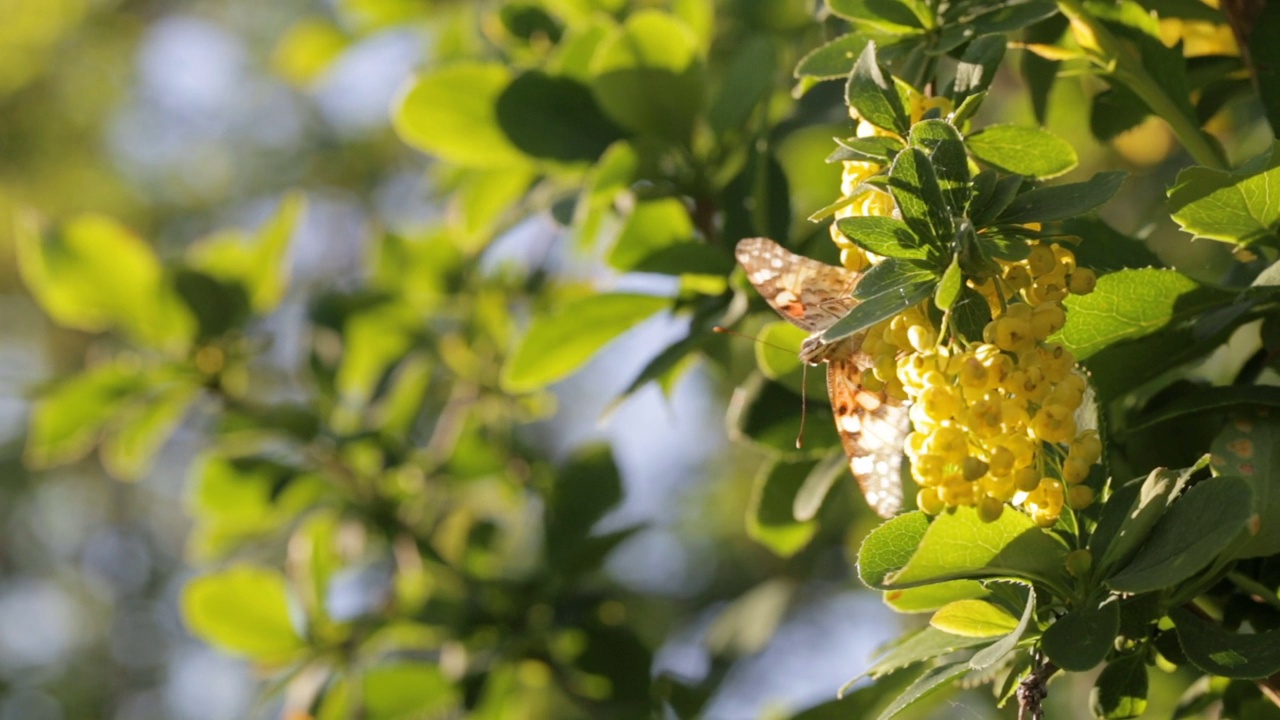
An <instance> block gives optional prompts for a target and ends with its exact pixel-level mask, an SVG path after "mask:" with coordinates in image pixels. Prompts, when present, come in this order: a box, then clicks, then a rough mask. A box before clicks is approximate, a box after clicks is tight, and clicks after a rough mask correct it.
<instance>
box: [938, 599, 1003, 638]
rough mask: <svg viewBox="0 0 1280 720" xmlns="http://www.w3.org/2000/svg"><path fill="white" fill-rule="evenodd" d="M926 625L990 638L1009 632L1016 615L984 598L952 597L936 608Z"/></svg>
mask: <svg viewBox="0 0 1280 720" xmlns="http://www.w3.org/2000/svg"><path fill="white" fill-rule="evenodd" d="M929 624H930V625H932V626H933V627H935V628H937V629H938V630H941V631H943V632H946V633H950V634H952V635H960V636H961V637H974V638H992V637H999V636H1001V635H1007V634H1008V633H1010V632H1013V629H1014V628H1016V627H1018V618H1016V617H1014V616H1013V615H1011V614H1009V611H1008V610H1005V609H1004V608H1003V607H1000V606H999V605H997V604H995V603H992V602H988V601H986V600H956V601H955V602H952V603H948V604H947V605H944V606H943V607H941V608H939V609H938V611H937V612H935V613H934V614H933V617H931V618H929Z"/></svg>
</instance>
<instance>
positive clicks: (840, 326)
mask: <svg viewBox="0 0 1280 720" xmlns="http://www.w3.org/2000/svg"><path fill="white" fill-rule="evenodd" d="M886 262H887V261H886ZM921 277H923V276H921ZM936 285H937V281H936V280H928V281H921V282H917V283H913V284H911V285H906V286H903V287H898V288H895V289H891V290H889V291H888V292H885V293H882V294H880V295H876V296H874V297H869V298H867V299H866V300H863V301H862V302H860V303H858V304H857V305H856V306H854V308H853V310H851V311H849V314H848V315H845V316H844V317H843V318H841V319H839V320H837V321H836V322H835V324H834V325H832V326H831V327H829V328H827V330H826V332H824V333H822V340H823V342H828V343H833V342H836V341H837V340H843V339H844V338H847V337H849V336H850V335H852V334H854V333H856V332H858V331H860V330H866V329H867V328H869V327H871V326H872V325H875V324H876V323H878V322H880V321H881V320H884V319H885V318H889V317H893V316H894V315H897V314H898V313H900V312H902V311H903V310H906V309H907V308H909V307H911V306H912V305H915V304H916V303H918V302H920V301H921V300H924V299H925V298H927V297H929V295H930V294H931V293H932V292H933V288H934V287H935V286H936Z"/></svg>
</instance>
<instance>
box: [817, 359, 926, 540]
mask: <svg viewBox="0 0 1280 720" xmlns="http://www.w3.org/2000/svg"><path fill="white" fill-rule="evenodd" d="M827 391H828V392H829V393H830V394H831V410H832V412H834V413H835V418H836V432H837V433H839V435H840V443H841V444H842V445H843V446H844V452H845V455H847V456H849V469H850V470H852V471H853V476H854V478H856V479H857V481H858V487H859V488H861V489H862V495H863V496H864V497H865V498H866V499H867V504H868V505H870V506H871V509H872V510H875V511H876V514H877V515H879V516H881V517H886V518H887V517H893V516H894V515H895V514H897V512H898V511H899V510H901V509H902V476H901V475H900V474H899V473H900V470H901V467H902V446H903V443H904V442H905V441H906V438H907V433H908V432H910V430H911V423H910V420H909V419H908V416H907V410H906V408H904V407H903V406H902V405H900V404H897V403H896V402H895V401H893V400H892V399H891V398H889V397H888V396H887V395H885V394H884V393H883V392H871V391H870V390H864V389H863V388H862V369H861V368H859V367H858V366H857V364H856V363H855V362H854V361H853V360H852V359H848V358H832V359H830V360H829V361H828V364H827Z"/></svg>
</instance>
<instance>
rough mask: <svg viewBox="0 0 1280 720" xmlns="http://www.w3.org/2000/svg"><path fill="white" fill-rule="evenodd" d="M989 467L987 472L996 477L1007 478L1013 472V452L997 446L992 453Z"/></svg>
mask: <svg viewBox="0 0 1280 720" xmlns="http://www.w3.org/2000/svg"><path fill="white" fill-rule="evenodd" d="M987 465H988V467H987V471H988V472H990V473H991V474H992V475H993V476H994V477H1005V476H1007V475H1008V474H1009V473H1011V472H1013V452H1011V451H1010V450H1009V448H1007V447H1005V446H1003V445H1000V446H997V447H996V449H995V450H992V451H991V459H990V460H988V461H987Z"/></svg>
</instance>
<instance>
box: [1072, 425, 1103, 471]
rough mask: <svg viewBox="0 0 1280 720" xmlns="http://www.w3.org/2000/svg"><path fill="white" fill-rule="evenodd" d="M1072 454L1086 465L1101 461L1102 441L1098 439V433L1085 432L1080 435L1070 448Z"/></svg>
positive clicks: (1094, 431)
mask: <svg viewBox="0 0 1280 720" xmlns="http://www.w3.org/2000/svg"><path fill="white" fill-rule="evenodd" d="M1072 454H1073V455H1075V456H1076V457H1079V458H1080V459H1081V460H1082V461H1083V462H1084V463H1085V464H1087V465H1093V464H1094V463H1096V462H1098V460H1100V459H1102V440H1100V439H1099V438H1098V431H1097V430H1086V431H1084V432H1082V433H1080V436H1079V437H1077V438H1076V441H1075V444H1074V447H1072Z"/></svg>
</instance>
